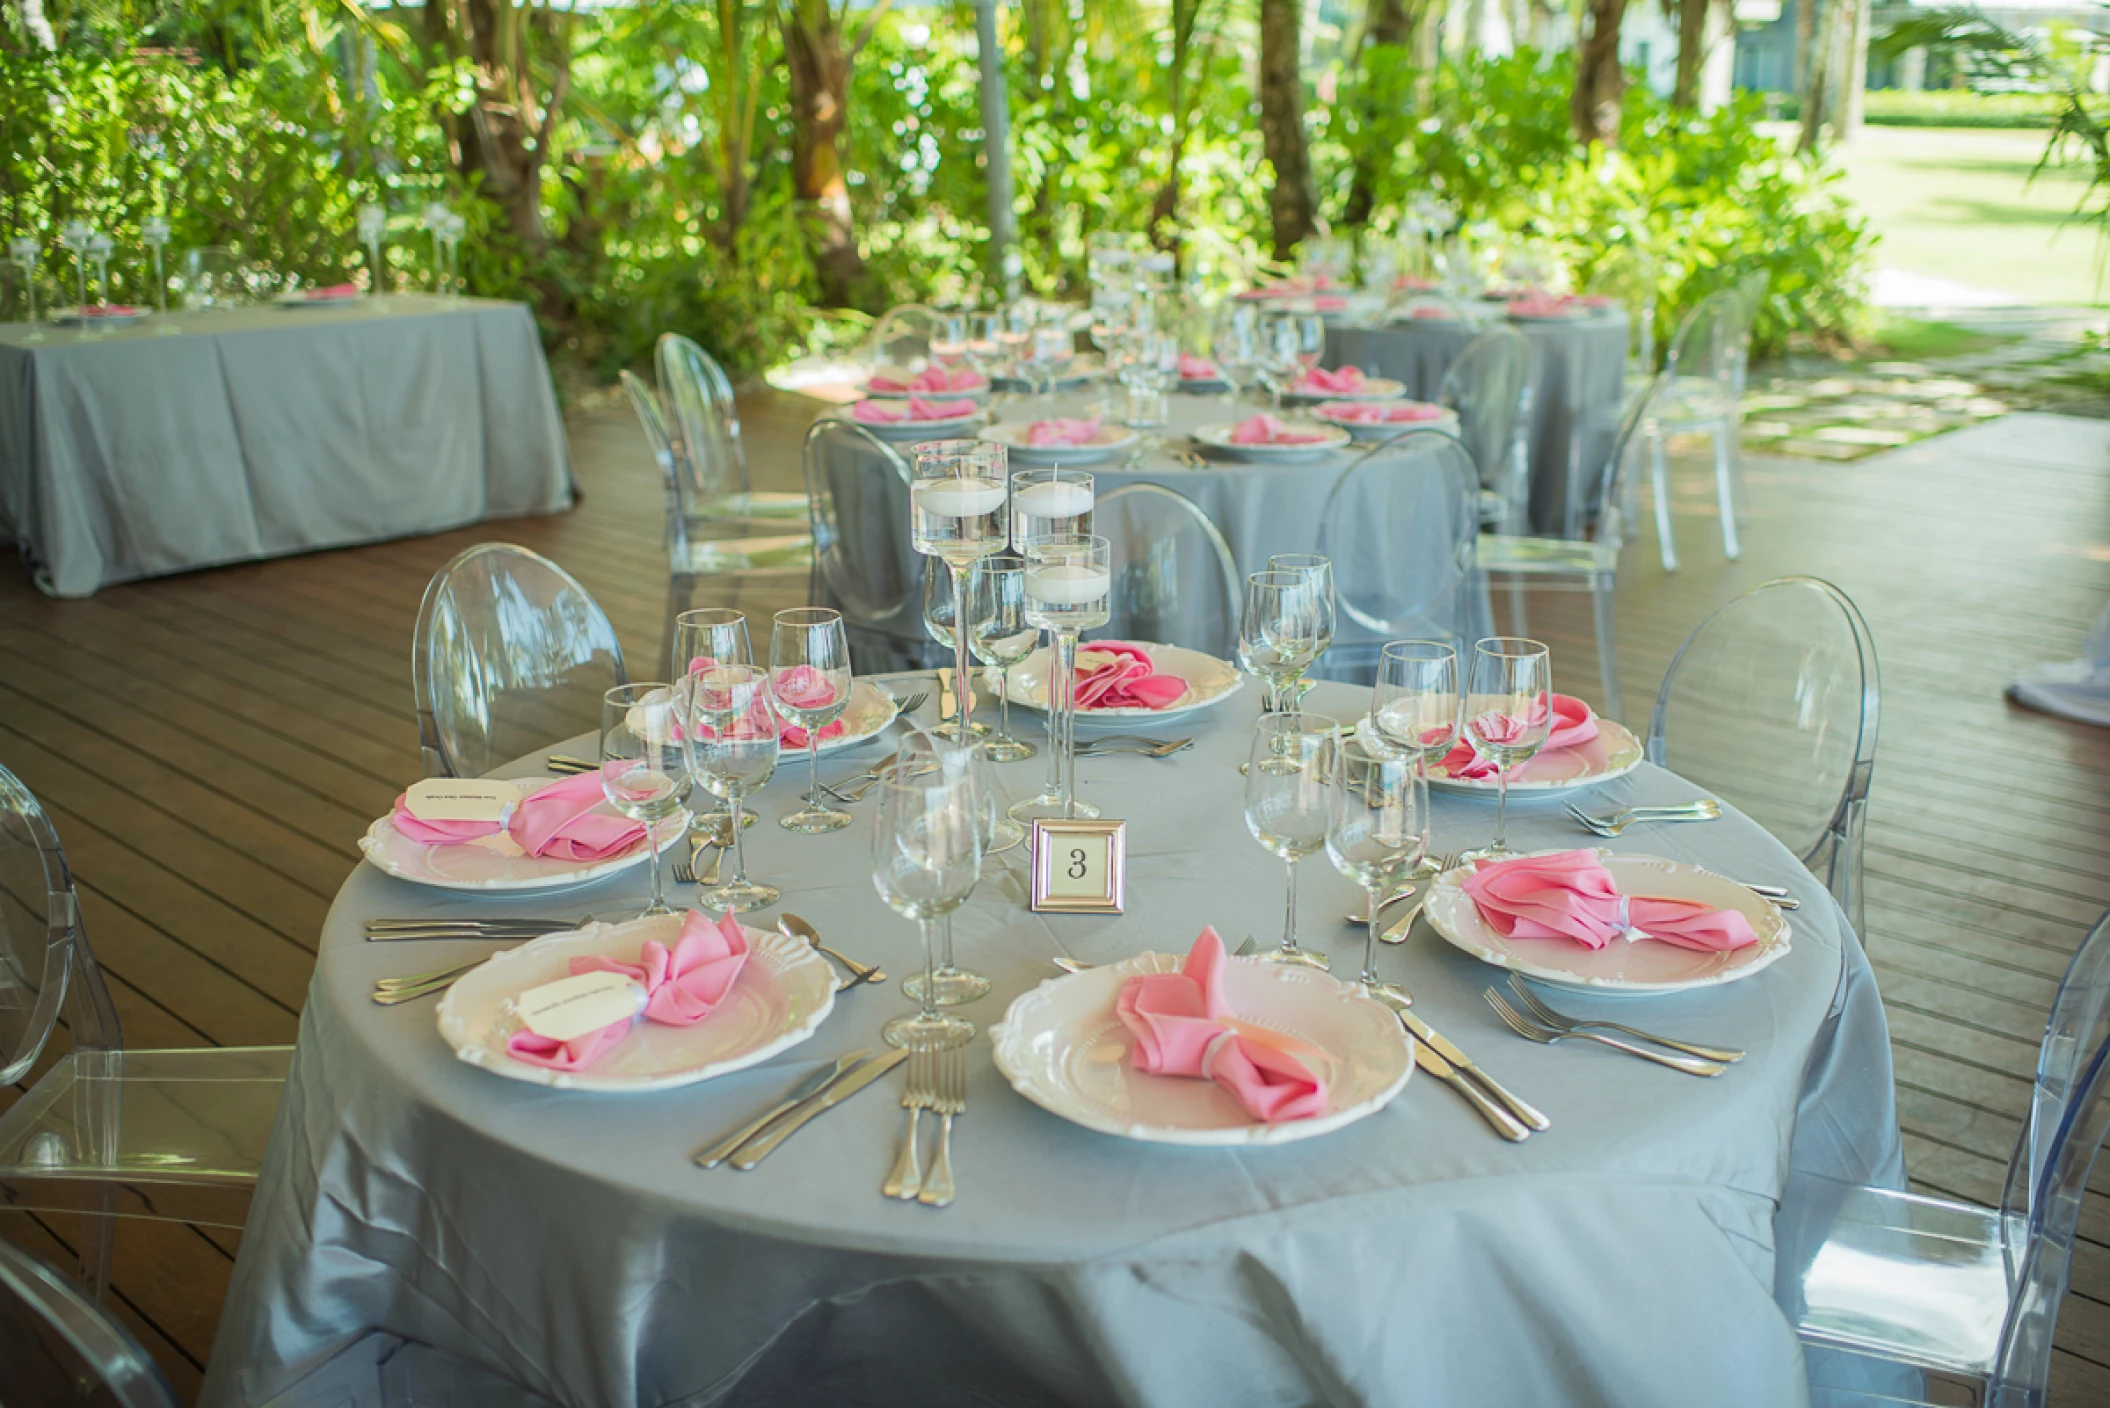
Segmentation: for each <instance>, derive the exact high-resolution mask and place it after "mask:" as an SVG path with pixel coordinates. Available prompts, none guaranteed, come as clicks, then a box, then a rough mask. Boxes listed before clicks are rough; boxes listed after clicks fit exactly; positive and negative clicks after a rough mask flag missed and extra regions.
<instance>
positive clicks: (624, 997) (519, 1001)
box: [513, 973, 647, 1041]
mask: <svg viewBox="0 0 2110 1408" xmlns="http://www.w3.org/2000/svg"><path fill="white" fill-rule="evenodd" d="M646 996H647V995H646V992H645V988H644V985H643V984H642V983H640V982H638V981H637V980H636V979H635V978H630V977H626V976H624V975H623V974H621V973H576V974H574V975H572V976H571V977H569V978H559V979H557V981H555V982H554V983H544V984H542V986H540V987H533V988H529V989H528V990H527V991H526V992H524V993H522V994H520V996H518V997H516V998H514V999H513V1007H514V1010H515V1011H516V1012H517V1013H518V1014H519V1016H520V1024H521V1025H522V1026H524V1027H526V1028H527V1029H528V1030H529V1031H531V1032H533V1033H534V1034H535V1035H536V1036H539V1037H541V1038H543V1039H544V1040H545V1041H574V1040H577V1039H578V1038H579V1037H582V1036H585V1035H586V1034H587V1033H588V1032H596V1031H599V1030H600V1029H601V1028H603V1027H605V1026H609V1025H610V1024H612V1023H615V1022H627V1021H629V1020H630V1019H631V1018H632V1017H635V1016H636V1015H637V1014H638V1013H640V1012H642V1011H644V1010H645V999H646Z"/></svg>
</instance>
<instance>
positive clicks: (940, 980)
mask: <svg viewBox="0 0 2110 1408" xmlns="http://www.w3.org/2000/svg"><path fill="white" fill-rule="evenodd" d="M960 751H961V750H959V749H957V748H952V747H949V746H948V745H946V744H944V743H941V742H939V741H938V740H936V739H934V738H931V737H930V736H929V735H927V734H922V733H916V734H911V735H910V736H909V737H908V738H907V739H906V740H904V741H903V743H902V745H901V754H900V758H899V761H898V764H897V766H898V767H899V770H900V771H901V772H902V774H903V775H904V776H907V775H917V774H921V775H934V774H937V773H941V772H943V771H944V770H945V769H946V768H947V767H948V766H951V767H954V768H957V767H958V766H959V762H958V756H957V755H959V754H960ZM965 757H966V761H967V770H968V773H969V776H970V777H971V778H972V779H973V783H974V788H975V793H974V803H975V811H974V821H975V833H976V835H977V836H979V837H980V839H981V846H982V855H983V857H984V858H985V859H986V858H987V857H988V855H989V854H990V852H991V851H992V850H993V849H1003V848H1004V847H1003V846H992V844H991V843H992V841H993V840H995V839H996V838H997V834H998V828H997V826H996V820H997V818H998V817H1000V816H1002V813H1001V812H999V811H998V810H997V802H996V792H995V790H994V788H993V787H992V785H991V783H992V779H991V778H989V777H988V776H987V775H986V771H987V769H988V766H989V764H988V763H987V762H986V761H985V760H984V759H983V758H982V756H981V752H980V750H979V749H969V750H967V751H966V753H965ZM1003 823H1004V825H1006V826H1008V827H1010V828H1011V831H1012V833H1013V834H1012V836H1011V837H1010V839H1009V841H1008V842H1007V843H1006V844H1007V845H1016V844H1018V841H1019V840H1020V839H1021V838H1022V837H1023V836H1024V834H1025V833H1024V831H1023V829H1022V828H1020V826H1019V824H1018V823H1017V822H1015V821H1012V820H1011V819H1010V818H1009V817H1003ZM937 925H938V932H937V944H938V946H937V952H936V954H935V955H934V957H935V960H936V964H937V966H936V967H935V968H934V969H933V970H932V972H931V981H932V985H933V986H932V989H931V991H932V993H933V996H932V999H931V1000H932V1002H933V1003H935V1004H936V1005H937V1006H939V1007H957V1006H959V1005H960V1004H961V1003H964V1002H973V1001H974V1000H975V999H976V998H979V997H986V996H988V995H989V979H987V978H986V977H984V976H982V975H981V974H980V973H977V972H974V971H973V970H972V969H968V968H962V967H961V966H960V965H959V964H958V963H956V962H954V960H953V951H952V916H951V915H950V914H947V915H944V916H942V917H941V918H940V919H939V920H938V921H937ZM901 990H902V991H903V992H905V993H907V994H908V995H909V996H910V997H912V998H914V999H915V1000H916V1001H918V1002H921V1001H922V1000H923V994H924V980H923V975H922V974H921V973H911V974H910V975H909V976H908V977H907V978H905V979H903V980H902V983H901Z"/></svg>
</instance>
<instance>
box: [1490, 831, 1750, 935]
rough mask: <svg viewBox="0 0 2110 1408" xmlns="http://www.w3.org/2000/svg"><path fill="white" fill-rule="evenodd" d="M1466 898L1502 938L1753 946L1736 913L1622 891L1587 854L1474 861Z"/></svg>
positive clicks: (1745, 922)
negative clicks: (1658, 940)
mask: <svg viewBox="0 0 2110 1408" xmlns="http://www.w3.org/2000/svg"><path fill="white" fill-rule="evenodd" d="M1465 893H1466V895H1467V896H1468V897H1469V898H1470V899H1471V900H1472V902H1473V906H1474V908H1476V909H1478V910H1479V911H1480V917H1481V918H1482V919H1484V920H1486V921H1487V925H1488V927H1489V928H1491V929H1493V930H1494V931H1495V932H1496V933H1498V934H1500V935H1502V936H1503V937H1504V938H1510V939H1567V940H1570V941H1572V942H1575V943H1579V944H1582V945H1583V946H1584V947H1586V948H1592V949H1600V948H1603V947H1604V946H1605V945H1606V944H1608V943H1610V942H1611V941H1612V940H1614V939H1616V938H1620V937H1622V936H1623V937H1626V938H1630V939H1642V938H1649V939H1660V940H1661V941H1663V942H1664V943H1668V944H1676V945H1677V946H1678V947H1680V948H1690V949H1698V950H1700V951H1701V952H1705V953H1719V952H1725V951H1727V950H1730V949H1739V948H1744V947H1746V946H1747V945H1750V944H1755V943H1757V942H1758V935H1757V934H1755V933H1753V932H1752V929H1751V922H1750V921H1749V920H1747V919H1745V918H1744V916H1743V915H1741V914H1739V913H1737V912H1736V911H1735V910H1733V909H1709V908H1708V907H1707V906H1706V905H1704V904H1701V903H1699V902H1698V901H1696V900H1671V899H1651V898H1647V897H1645V896H1641V895H1622V894H1620V893H1619V887H1618V885H1617V884H1616V883H1614V881H1613V880H1612V875H1611V872H1610V871H1608V870H1606V869H1605V868H1604V866H1603V865H1602V864H1600V863H1599V862H1598V859H1597V857H1596V855H1595V854H1594V853H1593V852H1590V851H1563V852H1561V853H1560V854H1558V855H1550V856H1521V857H1519V858H1517V859H1515V860H1482V861H1476V862H1475V863H1474V867H1473V873H1472V874H1471V875H1468V876H1467V877H1466V878H1465Z"/></svg>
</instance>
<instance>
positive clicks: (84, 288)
mask: <svg viewBox="0 0 2110 1408" xmlns="http://www.w3.org/2000/svg"><path fill="white" fill-rule="evenodd" d="M94 238H95V231H94V230H93V229H91V228H90V227H89V225H88V223H87V222H86V221H85V220H69V221H67V222H66V225H65V227H64V228H62V229H61V230H60V231H59V244H60V246H61V247H62V248H64V249H66V250H67V251H69V252H70V253H71V254H72V255H73V281H74V285H75V287H74V295H73V306H74V308H75V309H76V310H85V309H86V308H87V306H88V245H89V242H90V241H92V240H93V239H94Z"/></svg>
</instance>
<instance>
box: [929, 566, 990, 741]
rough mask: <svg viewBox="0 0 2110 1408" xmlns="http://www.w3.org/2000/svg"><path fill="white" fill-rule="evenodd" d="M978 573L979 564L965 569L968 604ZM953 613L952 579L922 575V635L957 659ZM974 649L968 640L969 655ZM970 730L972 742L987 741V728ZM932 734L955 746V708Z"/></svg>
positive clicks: (974, 726)
mask: <svg viewBox="0 0 2110 1408" xmlns="http://www.w3.org/2000/svg"><path fill="white" fill-rule="evenodd" d="M981 571H982V565H981V563H980V562H976V563H975V564H974V565H973V566H971V567H969V568H968V569H967V595H968V600H969V602H970V604H971V603H972V601H973V597H974V584H975V580H976V579H977V578H978V577H979V576H980V575H981ZM952 613H953V599H952V578H951V577H950V576H949V575H946V576H941V575H939V574H938V573H936V572H925V573H924V574H923V632H924V634H925V635H928V636H929V637H930V638H931V639H932V640H934V641H936V642H937V643H938V644H940V645H942V646H944V647H945V648H946V649H947V650H950V651H952V652H954V654H955V655H957V654H958V653H959V642H958V641H957V640H955V639H954V637H953V631H952V619H953V617H952ZM968 619H969V620H972V619H973V617H972V616H970V617H969V618H968ZM973 648H974V642H973V641H972V640H969V642H968V649H969V651H970V652H972V650H973ZM953 697H954V699H955V700H957V699H958V698H959V697H960V696H959V693H957V692H956V693H955V694H954V696H953ZM969 730H970V731H969V734H968V736H969V737H971V738H986V737H988V735H989V726H988V725H987V724H980V723H977V724H971V725H969ZM931 732H932V733H934V734H936V735H937V736H938V737H940V738H950V739H952V740H953V741H954V742H958V741H959V738H960V718H959V713H958V709H957V706H955V709H954V712H953V714H952V716H951V717H949V718H943V719H940V720H938V722H937V724H936V725H934V726H933V727H932V729H931Z"/></svg>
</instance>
